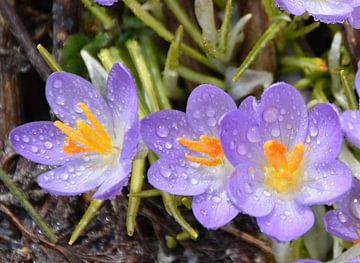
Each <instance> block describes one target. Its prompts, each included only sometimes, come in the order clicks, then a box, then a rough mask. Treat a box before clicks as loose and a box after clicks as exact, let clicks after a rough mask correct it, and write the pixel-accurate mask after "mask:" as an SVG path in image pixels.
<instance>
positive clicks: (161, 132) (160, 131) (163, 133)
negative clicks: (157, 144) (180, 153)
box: [156, 125, 169, 138]
mask: <svg viewBox="0 0 360 263" xmlns="http://www.w3.org/2000/svg"><path fill="white" fill-rule="evenodd" d="M156 134H157V135H158V136H159V137H161V138H165V137H167V136H168V135H169V129H168V128H167V127H166V126H164V125H159V126H157V128H156Z"/></svg>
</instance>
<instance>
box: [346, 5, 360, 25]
mask: <svg viewBox="0 0 360 263" xmlns="http://www.w3.org/2000/svg"><path fill="white" fill-rule="evenodd" d="M348 20H349V23H350V25H351V26H352V27H353V28H355V29H360V7H356V8H354V11H353V12H352V13H351V16H350V17H349V19H348Z"/></svg>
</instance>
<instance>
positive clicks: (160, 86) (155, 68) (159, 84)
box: [141, 36, 171, 109]
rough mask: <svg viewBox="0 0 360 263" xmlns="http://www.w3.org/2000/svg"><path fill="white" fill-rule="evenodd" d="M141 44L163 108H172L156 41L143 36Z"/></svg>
mask: <svg viewBox="0 0 360 263" xmlns="http://www.w3.org/2000/svg"><path fill="white" fill-rule="evenodd" d="M141 46H142V50H143V52H144V55H145V58H146V61H147V62H148V67H149V69H150V71H151V75H152V76H153V80H154V84H155V87H156V94H157V96H158V99H159V102H160V105H161V109H171V104H170V101H169V99H168V97H167V93H166V90H165V87H164V83H163V80H162V77H161V71H160V66H159V61H158V54H157V53H156V49H155V45H154V41H153V40H152V39H151V38H150V37H149V36H143V37H141Z"/></svg>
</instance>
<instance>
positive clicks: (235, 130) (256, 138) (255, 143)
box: [220, 110, 265, 166]
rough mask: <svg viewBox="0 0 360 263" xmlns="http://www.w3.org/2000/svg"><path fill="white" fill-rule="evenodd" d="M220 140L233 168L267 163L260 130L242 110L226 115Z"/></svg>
mask: <svg viewBox="0 0 360 263" xmlns="http://www.w3.org/2000/svg"><path fill="white" fill-rule="evenodd" d="M220 140H221V145H222V148H223V150H224V153H225V156H226V158H227V159H228V160H229V161H230V162H231V164H232V165H233V166H236V165H237V164H239V163H243V162H247V163H254V164H257V165H262V164H264V163H265V156H264V153H263V144H264V141H263V138H262V136H261V134H260V129H259V128H258V124H257V123H256V120H255V119H253V118H251V116H249V115H248V114H246V113H244V112H241V111H240V110H235V111H232V112H230V113H228V114H226V115H225V117H224V118H223V119H222V120H221V123H220Z"/></svg>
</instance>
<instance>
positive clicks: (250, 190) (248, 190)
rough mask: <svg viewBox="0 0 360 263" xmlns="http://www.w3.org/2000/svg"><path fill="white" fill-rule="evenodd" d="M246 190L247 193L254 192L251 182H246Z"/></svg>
mask: <svg viewBox="0 0 360 263" xmlns="http://www.w3.org/2000/svg"><path fill="white" fill-rule="evenodd" d="M244 191H245V193H247V194H252V193H253V192H254V191H253V189H252V187H251V185H250V184H249V183H245V184H244Z"/></svg>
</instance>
